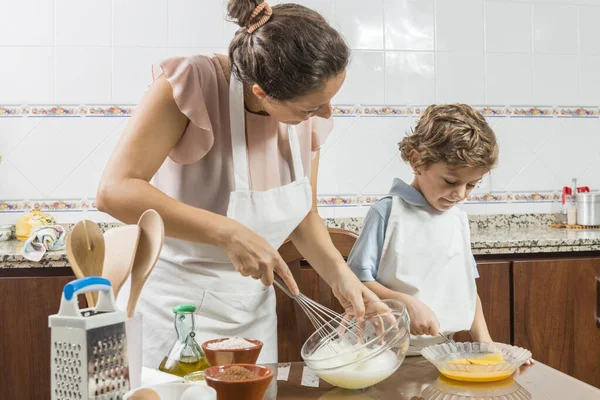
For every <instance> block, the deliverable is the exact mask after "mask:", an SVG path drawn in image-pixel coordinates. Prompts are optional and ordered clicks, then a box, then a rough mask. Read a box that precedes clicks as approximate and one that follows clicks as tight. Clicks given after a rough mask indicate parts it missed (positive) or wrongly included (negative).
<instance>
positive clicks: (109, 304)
mask: <svg viewBox="0 0 600 400" xmlns="http://www.w3.org/2000/svg"><path fill="white" fill-rule="evenodd" d="M95 291H99V292H100V293H99V295H98V303H97V305H96V308H86V309H84V310H80V309H79V305H78V302H77V295H79V294H83V293H87V292H95ZM125 319H126V314H125V312H124V311H119V310H117V309H116V306H115V298H114V294H113V290H112V287H111V285H110V281H109V280H108V279H105V278H101V277H95V276H90V277H86V278H81V279H77V280H74V281H72V282H69V283H67V284H66V285H65V287H64V289H63V294H62V298H61V301H60V309H59V311H58V314H56V315H51V316H50V317H49V318H48V323H49V326H50V328H51V355H50V364H51V374H52V375H51V382H52V385H51V399H52V400H91V399H95V400H121V399H122V398H123V395H124V394H125V393H127V392H128V391H129V364H128V362H127V338H126V336H125Z"/></svg>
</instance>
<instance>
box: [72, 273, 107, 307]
mask: <svg viewBox="0 0 600 400" xmlns="http://www.w3.org/2000/svg"><path fill="white" fill-rule="evenodd" d="M110 287H111V285H110V281H109V280H108V279H106V278H102V277H100V276H86V277H85V278H79V279H76V280H74V281H71V282H69V283H67V284H66V285H65V288H64V289H63V294H64V296H65V299H67V300H68V301H69V300H71V299H72V298H73V296H77V295H80V294H83V293H88V292H98V291H104V292H109V291H110Z"/></svg>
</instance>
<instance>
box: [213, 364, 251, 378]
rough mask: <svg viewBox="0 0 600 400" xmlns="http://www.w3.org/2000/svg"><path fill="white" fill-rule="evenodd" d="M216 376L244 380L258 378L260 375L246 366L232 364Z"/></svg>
mask: <svg viewBox="0 0 600 400" xmlns="http://www.w3.org/2000/svg"><path fill="white" fill-rule="evenodd" d="M215 378H217V379H224V380H227V381H242V380H245V379H255V378H258V375H256V374H255V373H254V372H252V371H250V370H249V369H246V368H244V367H240V366H237V365H232V366H231V367H229V368H226V369H224V370H223V372H221V373H219V374H217V375H215Z"/></svg>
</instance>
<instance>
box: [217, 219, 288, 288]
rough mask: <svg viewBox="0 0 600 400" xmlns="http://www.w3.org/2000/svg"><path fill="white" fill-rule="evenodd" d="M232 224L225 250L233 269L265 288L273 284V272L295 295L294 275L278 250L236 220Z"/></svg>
mask: <svg viewBox="0 0 600 400" xmlns="http://www.w3.org/2000/svg"><path fill="white" fill-rule="evenodd" d="M234 224H235V226H234V229H233V230H232V233H231V234H230V235H229V238H228V240H227V242H226V243H225V246H224V249H225V251H226V252H227V255H228V256H229V259H230V260H231V262H232V263H233V265H234V266H235V269H236V270H237V271H238V272H239V273H240V274H242V276H251V277H252V278H254V279H260V281H261V282H262V283H263V285H265V286H271V285H272V284H273V272H275V273H276V274H277V275H279V276H280V277H281V279H283V282H285V284H286V286H287V287H288V289H290V291H291V292H292V293H293V294H294V295H296V294H298V293H299V290H298V285H297V284H296V281H295V280H294V276H293V275H292V272H291V271H290V269H289V267H288V265H287V264H286V263H285V261H283V258H281V256H280V255H279V253H278V252H277V250H275V249H274V248H273V246H271V245H270V244H269V242H267V241H266V240H265V239H264V238H263V237H262V236H260V235H258V234H257V233H256V232H254V231H253V230H251V229H249V228H247V227H246V226H244V225H242V224H240V223H238V222H237V221H234Z"/></svg>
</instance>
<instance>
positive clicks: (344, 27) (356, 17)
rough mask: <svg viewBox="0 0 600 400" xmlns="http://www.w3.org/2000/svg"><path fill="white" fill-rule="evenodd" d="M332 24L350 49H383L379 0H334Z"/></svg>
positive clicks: (381, 8) (381, 16) (381, 13)
mask: <svg viewBox="0 0 600 400" xmlns="http://www.w3.org/2000/svg"><path fill="white" fill-rule="evenodd" d="M333 7H334V8H333V11H334V20H335V22H334V24H333V25H334V26H335V27H336V28H338V29H339V31H340V32H341V33H342V35H344V37H345V38H346V40H347V41H348V44H349V45H350V47H351V48H352V49H363V50H381V49H383V7H382V3H381V1H374V2H370V3H369V5H368V6H366V7H365V2H364V0H334V2H333Z"/></svg>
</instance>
